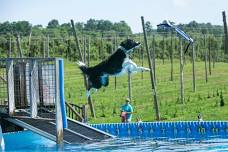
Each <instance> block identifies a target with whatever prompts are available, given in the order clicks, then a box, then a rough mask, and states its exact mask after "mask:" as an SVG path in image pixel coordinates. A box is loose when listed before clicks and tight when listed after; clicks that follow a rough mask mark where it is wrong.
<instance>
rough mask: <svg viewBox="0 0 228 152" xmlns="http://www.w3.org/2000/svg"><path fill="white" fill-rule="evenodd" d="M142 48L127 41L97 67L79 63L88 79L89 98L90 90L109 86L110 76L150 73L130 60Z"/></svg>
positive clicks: (147, 69) (138, 44) (137, 43)
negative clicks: (137, 49) (133, 53)
mask: <svg viewBox="0 0 228 152" xmlns="http://www.w3.org/2000/svg"><path fill="white" fill-rule="evenodd" d="M139 46H140V43H139V42H135V41H134V40H131V39H126V40H125V41H123V42H121V44H120V46H119V47H118V49H117V50H116V51H115V52H114V53H113V54H112V55H111V56H109V57H108V58H107V59H106V60H104V61H102V62H101V63H99V64H98V65H96V66H93V67H87V66H86V65H85V64H84V63H83V62H78V65H79V68H80V69H81V71H82V73H83V74H85V75H87V77H88V90H87V97H88V96H89V95H90V89H91V88H94V89H100V88H101V87H102V86H104V87H106V86H108V84H109V76H120V75H123V74H125V73H128V72H130V73H134V72H142V71H150V69H149V68H144V67H138V66H137V65H136V64H135V63H134V62H133V61H132V60H131V59H130V58H129V55H130V53H132V52H133V50H134V49H135V48H138V47H139Z"/></svg>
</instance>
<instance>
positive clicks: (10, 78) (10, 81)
mask: <svg viewBox="0 0 228 152" xmlns="http://www.w3.org/2000/svg"><path fill="white" fill-rule="evenodd" d="M6 72H7V88H8V108H9V115H10V116H13V115H14V112H15V100H14V70H13V60H12V59H8V60H6Z"/></svg>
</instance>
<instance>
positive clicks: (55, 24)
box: [47, 19, 59, 28]
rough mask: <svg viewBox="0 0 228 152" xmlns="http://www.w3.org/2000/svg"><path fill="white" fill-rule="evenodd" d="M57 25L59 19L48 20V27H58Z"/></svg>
mask: <svg viewBox="0 0 228 152" xmlns="http://www.w3.org/2000/svg"><path fill="white" fill-rule="evenodd" d="M57 27H59V21H58V20H56V19H53V20H51V21H50V22H48V26H47V28H57Z"/></svg>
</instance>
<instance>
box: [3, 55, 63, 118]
mask: <svg viewBox="0 0 228 152" xmlns="http://www.w3.org/2000/svg"><path fill="white" fill-rule="evenodd" d="M61 60H62V59H59V58H0V112H1V113H6V114H8V115H10V116H14V115H15V112H16V111H18V110H25V111H26V112H27V113H29V114H30V116H31V117H32V118H34V117H37V116H41V117H45V118H53V115H52V112H53V113H54V112H55V110H56V102H57V101H58V100H60V98H61V96H60V94H61V91H59V88H60V87H61V86H60V85H61V81H59V79H61V78H60V77H59V74H60V73H61V68H60V67H59V66H60V65H59V61H61Z"/></svg>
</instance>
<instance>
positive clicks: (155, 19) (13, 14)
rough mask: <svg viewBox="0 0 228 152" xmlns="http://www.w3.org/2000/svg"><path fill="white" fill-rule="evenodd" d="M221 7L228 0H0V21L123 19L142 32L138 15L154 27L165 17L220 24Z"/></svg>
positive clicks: (186, 21) (174, 20) (43, 22)
mask: <svg viewBox="0 0 228 152" xmlns="http://www.w3.org/2000/svg"><path fill="white" fill-rule="evenodd" d="M224 10H225V11H226V15H227V14H228V0H0V23H2V22H5V21H10V22H12V21H22V20H26V21H29V22H30V23H31V24H33V25H37V24H41V25H43V26H47V24H48V22H49V21H50V20H52V19H57V20H58V21H59V23H60V24H62V23H67V22H70V19H73V20H74V21H75V22H86V21H87V20H89V19H90V18H93V19H107V20H110V21H112V22H119V21H121V20H124V21H126V22H127V23H128V25H129V26H130V27H131V29H132V31H133V33H137V32H142V25H141V19H140V17H141V16H144V20H145V21H150V22H151V23H152V26H153V28H156V25H157V24H159V23H161V22H162V21H163V20H165V19H168V20H170V21H173V22H175V23H176V24H179V23H189V22H190V21H193V20H195V21H197V22H199V23H207V22H210V23H212V24H214V25H222V24H223V22H222V11H224ZM227 16H228V15H227ZM227 20H228V17H227Z"/></svg>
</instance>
